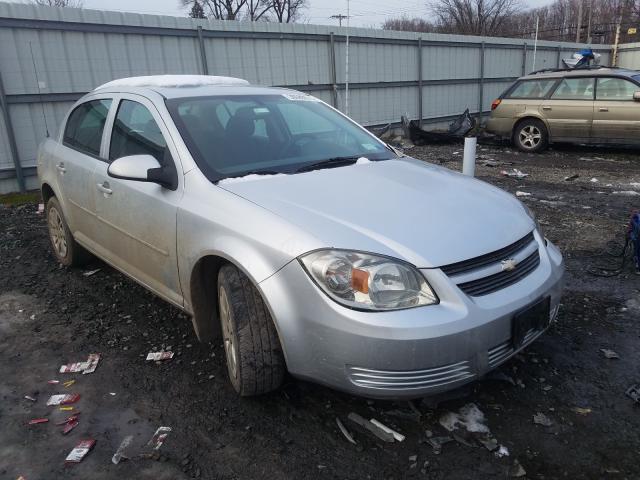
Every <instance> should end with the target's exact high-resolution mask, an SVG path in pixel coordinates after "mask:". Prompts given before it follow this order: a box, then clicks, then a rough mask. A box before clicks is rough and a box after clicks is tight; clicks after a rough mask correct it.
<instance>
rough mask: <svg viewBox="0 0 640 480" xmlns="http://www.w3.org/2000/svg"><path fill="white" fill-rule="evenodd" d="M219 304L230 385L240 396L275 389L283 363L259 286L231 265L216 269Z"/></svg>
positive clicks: (276, 337)
mask: <svg viewBox="0 0 640 480" xmlns="http://www.w3.org/2000/svg"><path fill="white" fill-rule="evenodd" d="M218 307H219V318H220V324H221V326H222V338H223V341H224V348H225V354H226V358H227V369H228V372H229V379H230V380H231V384H232V385H233V388H234V389H235V390H236V392H238V394H240V395H241V396H243V397H245V396H251V395H260V394H263V393H267V392H270V391H272V390H276V389H277V388H278V387H280V385H282V382H283V380H284V375H285V363H284V357H283V355H282V348H281V346H280V341H279V339H278V334H277V332H276V329H275V325H274V324H273V320H272V319H271V315H270V314H269V311H268V310H267V307H266V305H265V304H264V301H263V300H262V297H261V296H260V292H258V289H257V288H256V287H255V286H254V285H253V284H252V283H251V281H250V280H249V279H248V278H247V277H246V276H245V275H244V274H243V273H242V272H240V271H239V270H238V269H237V268H235V267H234V266H232V265H225V266H224V267H222V268H221V269H220V271H219V273H218Z"/></svg>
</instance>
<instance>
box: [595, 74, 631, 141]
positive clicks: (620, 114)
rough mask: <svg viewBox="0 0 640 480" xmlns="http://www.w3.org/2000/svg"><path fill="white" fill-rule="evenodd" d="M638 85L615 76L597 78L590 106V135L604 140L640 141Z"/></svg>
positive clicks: (597, 139) (596, 139) (598, 139)
mask: <svg viewBox="0 0 640 480" xmlns="http://www.w3.org/2000/svg"><path fill="white" fill-rule="evenodd" d="M637 91H640V86H639V85H636V84H635V83H634V82H632V81H631V80H627V79H625V78H618V77H598V78H597V80H596V100H595V103H594V106H593V137H594V140H595V141H597V142H603V143H640V102H636V101H634V100H633V94H634V93H635V92H637Z"/></svg>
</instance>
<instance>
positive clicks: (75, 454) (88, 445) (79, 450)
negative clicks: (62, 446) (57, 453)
mask: <svg viewBox="0 0 640 480" xmlns="http://www.w3.org/2000/svg"><path fill="white" fill-rule="evenodd" d="M95 444H96V441H95V440H82V441H81V442H80V443H78V444H77V445H76V446H75V447H74V448H73V450H71V452H69V455H67V458H65V459H64V461H65V463H80V462H81V461H82V459H83V458H84V457H85V456H86V455H87V454H88V453H89V452H90V451H91V449H92V448H93V447H94V446H95Z"/></svg>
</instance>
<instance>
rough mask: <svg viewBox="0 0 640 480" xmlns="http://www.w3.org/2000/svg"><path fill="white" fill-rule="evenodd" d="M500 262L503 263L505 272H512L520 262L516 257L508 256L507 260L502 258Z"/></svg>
mask: <svg viewBox="0 0 640 480" xmlns="http://www.w3.org/2000/svg"><path fill="white" fill-rule="evenodd" d="M500 264H501V265H502V271H503V272H511V271H512V270H515V268H516V267H517V266H518V262H517V260H515V259H514V258H507V259H506V260H502V262H500Z"/></svg>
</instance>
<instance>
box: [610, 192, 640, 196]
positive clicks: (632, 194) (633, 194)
mask: <svg viewBox="0 0 640 480" xmlns="http://www.w3.org/2000/svg"><path fill="white" fill-rule="evenodd" d="M613 194H614V195H626V196H627V197H635V196H638V195H640V192H636V191H635V190H619V191H616V192H613Z"/></svg>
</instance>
